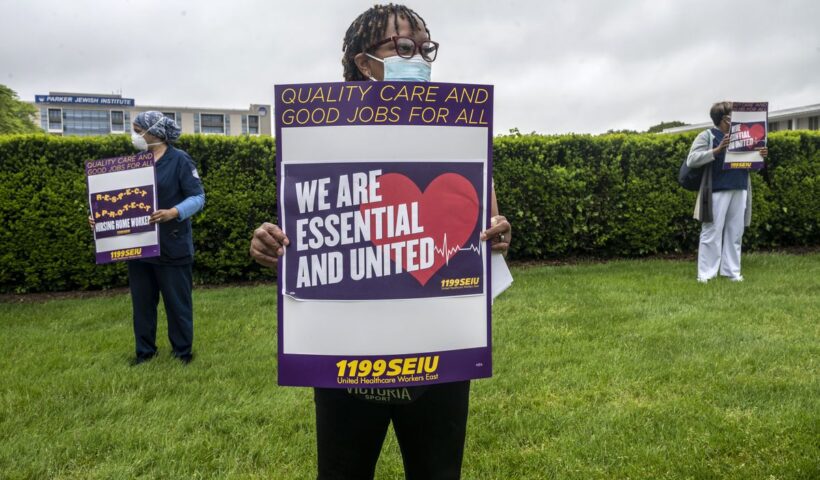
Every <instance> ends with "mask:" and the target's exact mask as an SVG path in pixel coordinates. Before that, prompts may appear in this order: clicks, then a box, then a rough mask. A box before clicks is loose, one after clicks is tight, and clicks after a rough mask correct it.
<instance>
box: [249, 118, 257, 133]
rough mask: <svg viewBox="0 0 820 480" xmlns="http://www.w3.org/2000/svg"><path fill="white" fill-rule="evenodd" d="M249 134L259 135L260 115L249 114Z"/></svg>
mask: <svg viewBox="0 0 820 480" xmlns="http://www.w3.org/2000/svg"><path fill="white" fill-rule="evenodd" d="M248 134H250V135H259V115H248Z"/></svg>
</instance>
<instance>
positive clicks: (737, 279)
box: [729, 275, 743, 282]
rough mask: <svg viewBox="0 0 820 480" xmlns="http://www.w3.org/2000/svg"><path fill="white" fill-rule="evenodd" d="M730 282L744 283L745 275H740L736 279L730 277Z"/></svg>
mask: <svg viewBox="0 0 820 480" xmlns="http://www.w3.org/2000/svg"><path fill="white" fill-rule="evenodd" d="M729 281H730V282H742V281H743V275H738V276H736V277H729Z"/></svg>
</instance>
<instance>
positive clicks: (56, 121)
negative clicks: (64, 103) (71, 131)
mask: <svg viewBox="0 0 820 480" xmlns="http://www.w3.org/2000/svg"><path fill="white" fill-rule="evenodd" d="M48 131H49V132H62V131H63V110H62V109H61V108H49V109H48Z"/></svg>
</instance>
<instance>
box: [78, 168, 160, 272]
mask: <svg viewBox="0 0 820 480" xmlns="http://www.w3.org/2000/svg"><path fill="white" fill-rule="evenodd" d="M85 172H86V179H87V181H88V204H89V206H90V208H91V217H92V218H93V219H94V243H95V250H96V259H97V263H98V264H100V263H110V262H118V261H123V260H134V259H137V258H149V257H157V256H159V232H158V230H157V225H156V224H151V223H149V219H150V218H151V214H152V213H154V211H155V210H156V208H157V203H156V200H157V195H156V175H155V171H154V156H153V154H151V153H150V152H145V153H139V154H137V155H128V156H124V157H115V158H103V159H100V160H89V161H87V162H86V163H85Z"/></svg>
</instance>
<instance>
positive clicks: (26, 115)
mask: <svg viewBox="0 0 820 480" xmlns="http://www.w3.org/2000/svg"><path fill="white" fill-rule="evenodd" d="M35 113H37V109H36V108H34V105H31V104H28V103H26V102H23V101H22V100H20V99H19V98H18V97H17V92H15V91H14V90H12V89H10V88H9V87H7V86H5V85H2V84H0V134H4V133H34V132H42V130H40V127H38V126H37V125H35V124H34V114H35Z"/></svg>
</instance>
